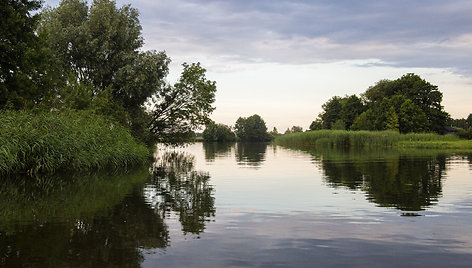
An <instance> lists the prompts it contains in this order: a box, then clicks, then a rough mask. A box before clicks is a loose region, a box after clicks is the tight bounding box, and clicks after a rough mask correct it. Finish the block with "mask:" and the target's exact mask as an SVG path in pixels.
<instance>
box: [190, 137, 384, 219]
mask: <svg viewBox="0 0 472 268" xmlns="http://www.w3.org/2000/svg"><path fill="white" fill-rule="evenodd" d="M201 146H202V145H201V144H194V145H191V146H189V147H188V148H186V149H185V151H188V152H190V153H192V154H194V155H196V159H197V165H196V169H197V170H205V171H208V172H209V173H210V176H211V184H213V185H214V186H215V189H216V193H215V200H216V207H217V209H218V208H221V207H231V208H237V209H241V210H250V211H259V212H280V211H283V212H292V211H314V212H331V213H333V214H338V215H348V214H349V215H352V216H356V215H357V216H359V215H365V214H367V213H370V212H371V211H372V210H375V205H374V204H371V203H369V202H368V201H366V199H365V193H363V192H362V191H351V190H347V189H343V188H338V189H333V188H330V187H327V186H326V185H325V182H323V172H322V170H321V167H320V166H319V164H318V163H313V161H312V157H311V156H310V155H308V154H305V153H303V152H296V151H290V150H286V149H283V148H281V147H277V148H275V147H273V146H272V145H269V146H267V150H266V155H265V157H264V161H263V162H262V163H260V165H259V166H258V168H257V169H254V168H251V166H249V167H247V166H245V165H240V164H238V163H237V161H236V159H235V153H233V154H232V155H230V156H229V157H220V158H217V159H215V161H213V162H206V161H205V160H204V159H205V158H204V157H203V155H202V153H203V151H202V149H201ZM232 151H234V148H232ZM383 210H384V209H379V211H383Z"/></svg>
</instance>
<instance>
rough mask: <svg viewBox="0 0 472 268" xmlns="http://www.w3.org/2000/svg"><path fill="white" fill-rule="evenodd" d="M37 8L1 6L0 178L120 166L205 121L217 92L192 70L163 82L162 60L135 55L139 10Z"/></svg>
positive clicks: (187, 67) (99, 5) (103, 1)
mask: <svg viewBox="0 0 472 268" xmlns="http://www.w3.org/2000/svg"><path fill="white" fill-rule="evenodd" d="M41 3H42V2H41V1H37V0H31V1H27V0H26V1H2V3H1V4H0V5H1V7H0V8H1V9H2V10H3V11H4V12H2V14H3V16H4V18H3V19H2V20H1V22H0V23H1V25H0V26H1V29H2V31H1V32H0V39H1V40H2V46H1V48H0V53H1V54H0V56H1V57H0V58H1V60H0V111H1V113H0V123H1V124H0V127H1V133H0V141H1V144H0V145H1V148H0V172H1V173H3V174H7V173H16V172H21V173H24V172H26V173H28V174H35V173H43V172H47V173H51V172H55V171H58V170H63V169H72V170H84V169H104V168H108V167H120V166H125V167H127V166H131V165H135V164H138V163H142V162H143V161H145V160H146V159H147V158H148V157H149V156H150V155H151V153H150V150H152V149H153V147H154V145H155V143H156V142H159V141H160V142H166V143H172V144H178V143H181V142H183V141H186V140H188V139H189V138H190V137H193V136H194V131H195V130H196V129H197V128H199V126H201V125H204V124H206V123H207V122H208V121H209V115H210V114H211V112H212V111H213V110H214V107H213V106H212V104H213V103H214V101H215V92H216V83H215V82H214V81H210V80H208V79H207V78H206V77H205V73H206V70H205V69H204V68H203V67H202V66H201V65H200V63H190V64H189V63H184V64H183V71H182V74H181V77H180V79H179V80H178V81H177V82H176V83H175V84H169V83H168V82H166V80H165V78H166V76H167V75H168V73H169V64H170V59H169V58H168V57H167V55H166V53H165V52H163V51H162V52H157V51H154V50H151V51H144V50H143V49H142V46H143V44H144V39H143V37H142V33H141V31H142V27H141V25H140V22H139V18H138V14H139V12H138V10H136V9H135V8H132V7H131V6H130V5H125V6H123V7H121V8H119V7H117V6H116V2H115V1H110V0H94V1H93V2H92V4H91V5H88V3H87V2H86V1H80V0H63V1H61V2H60V4H59V6H58V7H56V8H44V9H42V10H40V8H41ZM38 11H39V12H38ZM19 26H21V27H19Z"/></svg>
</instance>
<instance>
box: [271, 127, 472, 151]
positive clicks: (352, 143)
mask: <svg viewBox="0 0 472 268" xmlns="http://www.w3.org/2000/svg"><path fill="white" fill-rule="evenodd" d="M275 143H276V144H279V145H282V146H302V147H333V148H336V147H340V148H341V147H356V148H363V147H391V148H424V149H426V148H431V149H467V150H471V151H472V141H471V140H463V139H460V138H458V137H456V136H453V135H438V134H433V133H408V134H400V133H399V132H396V131H345V130H317V131H307V132H300V133H292V134H285V135H282V136H279V137H276V138H275Z"/></svg>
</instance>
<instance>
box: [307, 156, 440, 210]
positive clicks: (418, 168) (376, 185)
mask: <svg viewBox="0 0 472 268" xmlns="http://www.w3.org/2000/svg"><path fill="white" fill-rule="evenodd" d="M311 153H312V154H313V155H314V156H315V159H316V161H317V162H319V163H320V164H321V168H322V170H323V173H324V176H325V180H326V182H327V184H328V185H330V186H331V187H334V188H336V187H340V186H341V187H347V188H349V189H359V190H363V191H365V192H366V193H367V199H368V200H370V201H372V202H374V203H376V204H378V205H380V206H383V207H395V208H397V209H400V210H403V211H420V210H424V209H425V208H427V207H429V206H431V205H434V204H435V203H437V201H438V197H440V196H441V191H442V182H441V180H442V178H443V175H444V172H445V170H446V156H445V155H444V154H437V153H435V152H431V153H429V154H422V155H414V154H413V155H412V154H404V153H400V152H396V151H369V150H367V149H364V150H362V151H355V150H351V151H349V150H348V151H345V150H344V151H339V150H338V151H336V150H330V151H329V152H328V151H326V152H322V151H311Z"/></svg>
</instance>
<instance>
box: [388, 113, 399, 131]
mask: <svg viewBox="0 0 472 268" xmlns="http://www.w3.org/2000/svg"><path fill="white" fill-rule="evenodd" d="M398 122H399V121H398V115H397V113H396V112H395V109H394V108H393V107H390V109H389V110H388V114H387V124H386V126H385V129H387V130H394V131H398V128H399V127H400V124H399V123H398Z"/></svg>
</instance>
